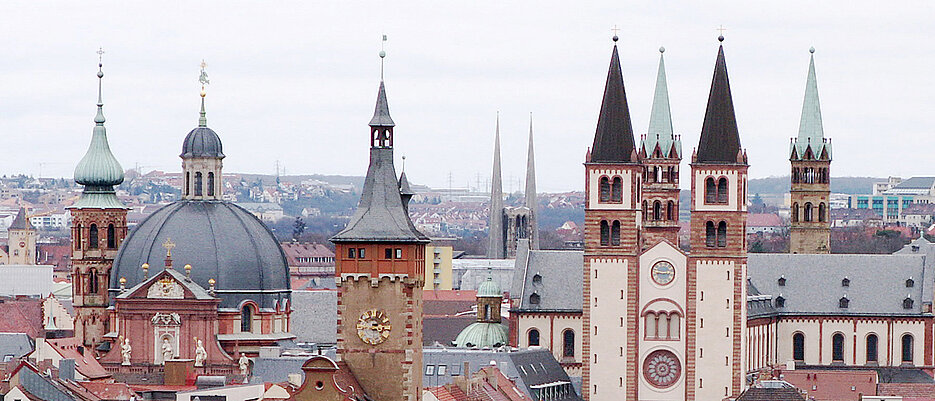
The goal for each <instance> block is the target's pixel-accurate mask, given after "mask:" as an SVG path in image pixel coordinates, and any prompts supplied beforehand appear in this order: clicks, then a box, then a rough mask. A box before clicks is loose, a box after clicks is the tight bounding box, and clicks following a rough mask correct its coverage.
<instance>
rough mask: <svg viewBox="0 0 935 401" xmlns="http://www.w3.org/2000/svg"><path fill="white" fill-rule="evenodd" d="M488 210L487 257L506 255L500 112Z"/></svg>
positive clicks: (502, 256) (494, 147) (498, 114)
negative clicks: (501, 173)
mask: <svg viewBox="0 0 935 401" xmlns="http://www.w3.org/2000/svg"><path fill="white" fill-rule="evenodd" d="M488 209H489V211H488V212H487V221H488V223H487V258H488V259H503V258H504V257H506V242H505V235H504V227H503V181H502V177H501V175H500V113H497V134H496V137H495V139H494V143H493V171H492V172H491V174H490V204H489V205H488Z"/></svg>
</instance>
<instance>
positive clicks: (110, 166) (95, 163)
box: [75, 49, 124, 207]
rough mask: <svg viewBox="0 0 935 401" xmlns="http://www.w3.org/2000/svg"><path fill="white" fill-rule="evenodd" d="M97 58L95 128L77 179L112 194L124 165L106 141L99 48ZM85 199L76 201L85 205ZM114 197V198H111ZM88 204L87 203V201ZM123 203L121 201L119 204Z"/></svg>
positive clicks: (76, 173)
mask: <svg viewBox="0 0 935 401" xmlns="http://www.w3.org/2000/svg"><path fill="white" fill-rule="evenodd" d="M97 54H98V56H99V60H98V71H97V78H98V86H97V114H96V115H95V117H94V129H93V130H92V133H91V144H90V146H88V151H87V153H85V155H84V157H83V158H82V159H81V161H79V162H78V165H77V166H75V182H77V183H78V184H81V185H84V186H85V192H88V191H92V192H94V193H107V194H113V186H114V185H120V184H121V183H122V182H123V178H124V176H123V167H121V166H120V163H119V162H118V161H117V158H115V157H114V154H113V153H111V151H110V145H109V144H108V143H107V131H106V129H105V128H104V121H105V120H104V102H103V89H102V86H103V84H102V82H103V78H104V69H103V68H104V63H103V54H104V50H103V49H100V50H98V51H97ZM83 200H84V199H82V200H79V201H78V203H76V205H84V203H82V201H83ZM111 201H112V202H111ZM114 202H116V204H118V205H119V201H117V199H116V197H114V198H113V199H109V198H108V202H107V204H108V205H113V203H114ZM85 206H87V205H85ZM120 206H121V207H122V205H120Z"/></svg>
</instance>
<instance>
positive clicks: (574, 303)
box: [510, 241, 584, 312]
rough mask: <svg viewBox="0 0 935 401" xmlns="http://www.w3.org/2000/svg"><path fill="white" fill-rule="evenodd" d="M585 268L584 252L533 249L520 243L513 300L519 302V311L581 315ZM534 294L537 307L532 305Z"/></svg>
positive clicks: (514, 273) (524, 243)
mask: <svg viewBox="0 0 935 401" xmlns="http://www.w3.org/2000/svg"><path fill="white" fill-rule="evenodd" d="M582 269H584V252H582V251H546V250H531V249H529V248H528V245H527V243H526V241H520V242H518V246H517V249H516V265H515V267H514V269H513V288H512V289H511V291H510V298H513V299H517V298H518V299H519V301H520V302H519V306H517V307H516V309H517V310H519V311H525V312H528V311H551V312H581V310H582V309H583V308H582V300H581V291H582V288H583V287H582V278H581V274H582ZM537 276H538V277H537ZM533 294H536V295H537V296H538V300H539V303H538V304H534V303H532V302H531V297H532V295H533Z"/></svg>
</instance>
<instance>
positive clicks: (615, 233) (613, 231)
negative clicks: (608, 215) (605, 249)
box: [610, 220, 620, 246]
mask: <svg viewBox="0 0 935 401" xmlns="http://www.w3.org/2000/svg"><path fill="white" fill-rule="evenodd" d="M610 244H611V245H613V246H620V221H618V220H614V224H613V225H612V226H611V227H610Z"/></svg>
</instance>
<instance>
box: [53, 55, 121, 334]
mask: <svg viewBox="0 0 935 401" xmlns="http://www.w3.org/2000/svg"><path fill="white" fill-rule="evenodd" d="M98 53H99V54H103V52H102V51H99V52H98ZM102 67H103V64H102V63H99V64H98V68H99V69H98V72H97V77H98V91H97V115H96V116H95V117H94V130H93V132H92V134H91V145H90V146H89V147H88V151H87V153H86V154H85V155H84V157H83V158H82V159H81V161H79V162H78V165H77V166H76V167H75V182H77V183H78V184H80V185H83V186H84V191H83V192H82V193H81V197H80V198H79V199H78V201H77V202H75V203H74V204H73V205H71V206H70V207H69V208H68V209H69V210H70V211H71V218H72V222H71V224H72V228H71V243H72V255H71V261H72V267H73V271H72V282H73V287H72V292H73V294H74V300H73V302H74V306H75V337H77V338H78V341H80V342H81V343H82V344H83V345H84V346H85V347H93V346H96V345H97V344H98V343H100V342H101V340H102V339H103V337H104V334H107V333H108V332H109V331H110V330H111V328H110V327H108V326H109V318H108V316H107V315H106V312H107V311H106V308H107V306H108V302H109V301H108V293H107V289H108V288H109V287H110V283H109V278H110V270H111V267H112V266H113V262H114V257H115V256H117V249H118V248H119V247H120V244H121V243H122V242H123V239H124V238H125V237H126V235H127V207H126V206H124V205H123V203H121V202H120V200H119V199H117V194H116V193H115V191H114V186H116V185H120V183H122V182H123V168H122V167H121V166H120V163H119V162H117V159H116V158H115V157H114V155H113V153H111V151H110V145H109V144H108V143H107V131H106V130H105V129H104V121H105V120H104V109H103V108H104V102H103V100H102V96H101V81H102V80H103V78H104V72H103V71H102V69H101V68H102Z"/></svg>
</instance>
